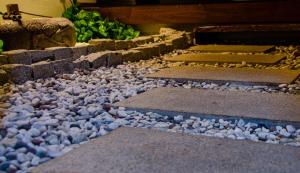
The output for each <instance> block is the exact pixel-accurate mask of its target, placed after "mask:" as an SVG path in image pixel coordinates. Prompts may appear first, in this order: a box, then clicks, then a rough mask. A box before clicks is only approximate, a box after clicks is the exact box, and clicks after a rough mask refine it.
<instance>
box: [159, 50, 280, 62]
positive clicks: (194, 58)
mask: <svg viewBox="0 0 300 173" xmlns="http://www.w3.org/2000/svg"><path fill="white" fill-rule="evenodd" d="M283 58H285V55H281V54H277V55H271V54H256V55H249V54H246V55H241V54H222V53H209V54H193V53H189V54H181V55H177V56H174V57H168V58H165V60H166V61H184V62H203V63H204V62H205V63H217V62H218V63H241V62H243V61H245V62H247V63H250V64H274V63H277V62H279V61H280V60H282V59H283Z"/></svg>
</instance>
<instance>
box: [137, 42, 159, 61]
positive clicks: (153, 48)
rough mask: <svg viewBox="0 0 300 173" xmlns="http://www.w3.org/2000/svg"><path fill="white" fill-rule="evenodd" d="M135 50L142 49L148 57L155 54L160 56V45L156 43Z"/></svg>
mask: <svg viewBox="0 0 300 173" xmlns="http://www.w3.org/2000/svg"><path fill="white" fill-rule="evenodd" d="M134 50H139V51H141V52H142V53H143V55H144V57H145V58H146V59H149V58H152V57H153V56H159V46H158V45H156V44H155V43H151V44H147V45H143V46H140V47H138V49H134Z"/></svg>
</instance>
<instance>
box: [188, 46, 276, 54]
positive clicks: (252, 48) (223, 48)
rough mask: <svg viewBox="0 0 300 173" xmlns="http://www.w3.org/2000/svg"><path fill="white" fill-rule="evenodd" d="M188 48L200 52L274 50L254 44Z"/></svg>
mask: <svg viewBox="0 0 300 173" xmlns="http://www.w3.org/2000/svg"><path fill="white" fill-rule="evenodd" d="M189 50H195V51H201V52H235V53H237V52H241V53H242V52H243V53H266V52H270V51H273V50H275V47H274V46H255V45H198V46H193V47H191V48H189Z"/></svg>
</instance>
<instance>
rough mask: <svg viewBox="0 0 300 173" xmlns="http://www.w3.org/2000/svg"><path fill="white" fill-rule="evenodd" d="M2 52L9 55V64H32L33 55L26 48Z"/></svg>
mask: <svg viewBox="0 0 300 173" xmlns="http://www.w3.org/2000/svg"><path fill="white" fill-rule="evenodd" d="M2 54H3V55H6V56H7V61H8V63H9V64H31V57H30V54H29V51H28V50H26V49H19V50H11V51H5V52H2Z"/></svg>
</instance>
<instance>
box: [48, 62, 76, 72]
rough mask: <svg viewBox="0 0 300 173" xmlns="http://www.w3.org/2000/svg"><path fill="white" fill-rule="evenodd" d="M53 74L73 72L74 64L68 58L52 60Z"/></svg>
mask: <svg viewBox="0 0 300 173" xmlns="http://www.w3.org/2000/svg"><path fill="white" fill-rule="evenodd" d="M52 64H53V67H54V71H55V74H64V73H73V72H74V64H73V63H72V61H71V60H70V59H63V60H57V61H53V62H52Z"/></svg>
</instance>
